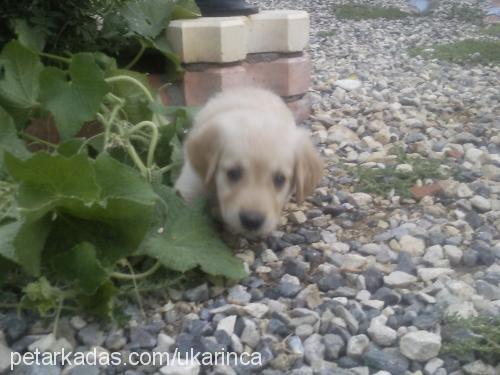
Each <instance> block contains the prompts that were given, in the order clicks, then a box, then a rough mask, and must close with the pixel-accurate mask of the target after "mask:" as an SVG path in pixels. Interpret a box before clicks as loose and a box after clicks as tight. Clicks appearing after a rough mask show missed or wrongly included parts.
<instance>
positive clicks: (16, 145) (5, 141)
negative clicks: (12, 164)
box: [0, 107, 30, 171]
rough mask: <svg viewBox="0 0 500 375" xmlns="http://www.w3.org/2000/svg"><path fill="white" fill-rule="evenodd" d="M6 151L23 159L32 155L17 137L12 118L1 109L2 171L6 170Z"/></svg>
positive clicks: (0, 164)
mask: <svg viewBox="0 0 500 375" xmlns="http://www.w3.org/2000/svg"><path fill="white" fill-rule="evenodd" d="M5 151H8V152H10V153H11V154H12V155H15V156H17V157H18V158H21V159H23V158H26V157H28V155H29V154H30V153H29V151H28V150H27V149H26V145H25V143H24V142H23V141H22V140H21V139H19V137H18V136H17V131H16V127H15V125H14V121H13V120H12V117H10V116H9V114H8V113H7V112H5V110H4V109H3V108H2V107H0V171H1V170H3V168H4V163H3V154H4V152H5Z"/></svg>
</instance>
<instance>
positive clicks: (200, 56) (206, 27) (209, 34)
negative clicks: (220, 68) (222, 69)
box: [167, 17, 248, 63]
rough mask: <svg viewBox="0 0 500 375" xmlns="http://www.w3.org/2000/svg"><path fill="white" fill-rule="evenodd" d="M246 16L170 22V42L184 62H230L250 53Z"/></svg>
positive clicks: (168, 32) (168, 36)
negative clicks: (248, 49) (248, 51)
mask: <svg viewBox="0 0 500 375" xmlns="http://www.w3.org/2000/svg"><path fill="white" fill-rule="evenodd" d="M247 29H248V26H247V23H246V20H245V17H200V18H196V19H188V20H175V21H171V22H170V24H169V26H168V29H167V40H168V42H169V43H170V45H171V47H172V50H173V51H174V52H175V53H177V54H178V55H179V56H180V58H181V60H182V62H184V63H199V62H214V63H227V62H234V61H239V60H243V59H244V58H245V57H246V54H247V46H246V43H245V41H246V39H247V32H248V30H247Z"/></svg>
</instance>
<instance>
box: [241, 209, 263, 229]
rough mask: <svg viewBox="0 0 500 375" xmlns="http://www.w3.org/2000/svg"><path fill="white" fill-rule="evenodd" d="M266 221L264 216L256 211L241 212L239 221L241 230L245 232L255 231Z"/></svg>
mask: <svg viewBox="0 0 500 375" xmlns="http://www.w3.org/2000/svg"><path fill="white" fill-rule="evenodd" d="M264 220H266V218H265V216H264V215H262V214H261V213H260V212H257V211H241V212H240V221H241V225H242V226H243V228H245V229H247V230H257V229H259V228H260V227H261V226H262V224H263V223H264Z"/></svg>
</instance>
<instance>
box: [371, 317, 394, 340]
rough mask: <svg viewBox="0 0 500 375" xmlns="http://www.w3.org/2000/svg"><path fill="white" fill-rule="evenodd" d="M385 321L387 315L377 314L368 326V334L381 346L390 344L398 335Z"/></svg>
mask: <svg viewBox="0 0 500 375" xmlns="http://www.w3.org/2000/svg"><path fill="white" fill-rule="evenodd" d="M386 322H387V317H385V316H384V315H379V316H377V317H375V318H373V319H372V320H371V322H370V327H368V335H369V336H370V337H371V339H372V340H373V341H375V342H376V343H377V344H379V345H381V346H391V345H392V344H394V342H395V341H396V338H397V337H398V334H397V332H396V331H395V330H394V329H392V328H390V327H387V326H386V325H385V324H386Z"/></svg>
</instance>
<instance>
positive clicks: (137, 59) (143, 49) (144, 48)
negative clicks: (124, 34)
mask: <svg viewBox="0 0 500 375" xmlns="http://www.w3.org/2000/svg"><path fill="white" fill-rule="evenodd" d="M140 44H141V48H140V49H139V51H138V52H137V54H136V55H135V57H134V58H133V59H132V61H130V62H129V63H128V64H127V66H126V67H125V69H130V68H132V67H133V66H134V65H135V64H136V63H137V61H139V59H140V58H141V57H142V55H143V54H144V51H145V50H146V44H145V43H144V42H142V41H140Z"/></svg>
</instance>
